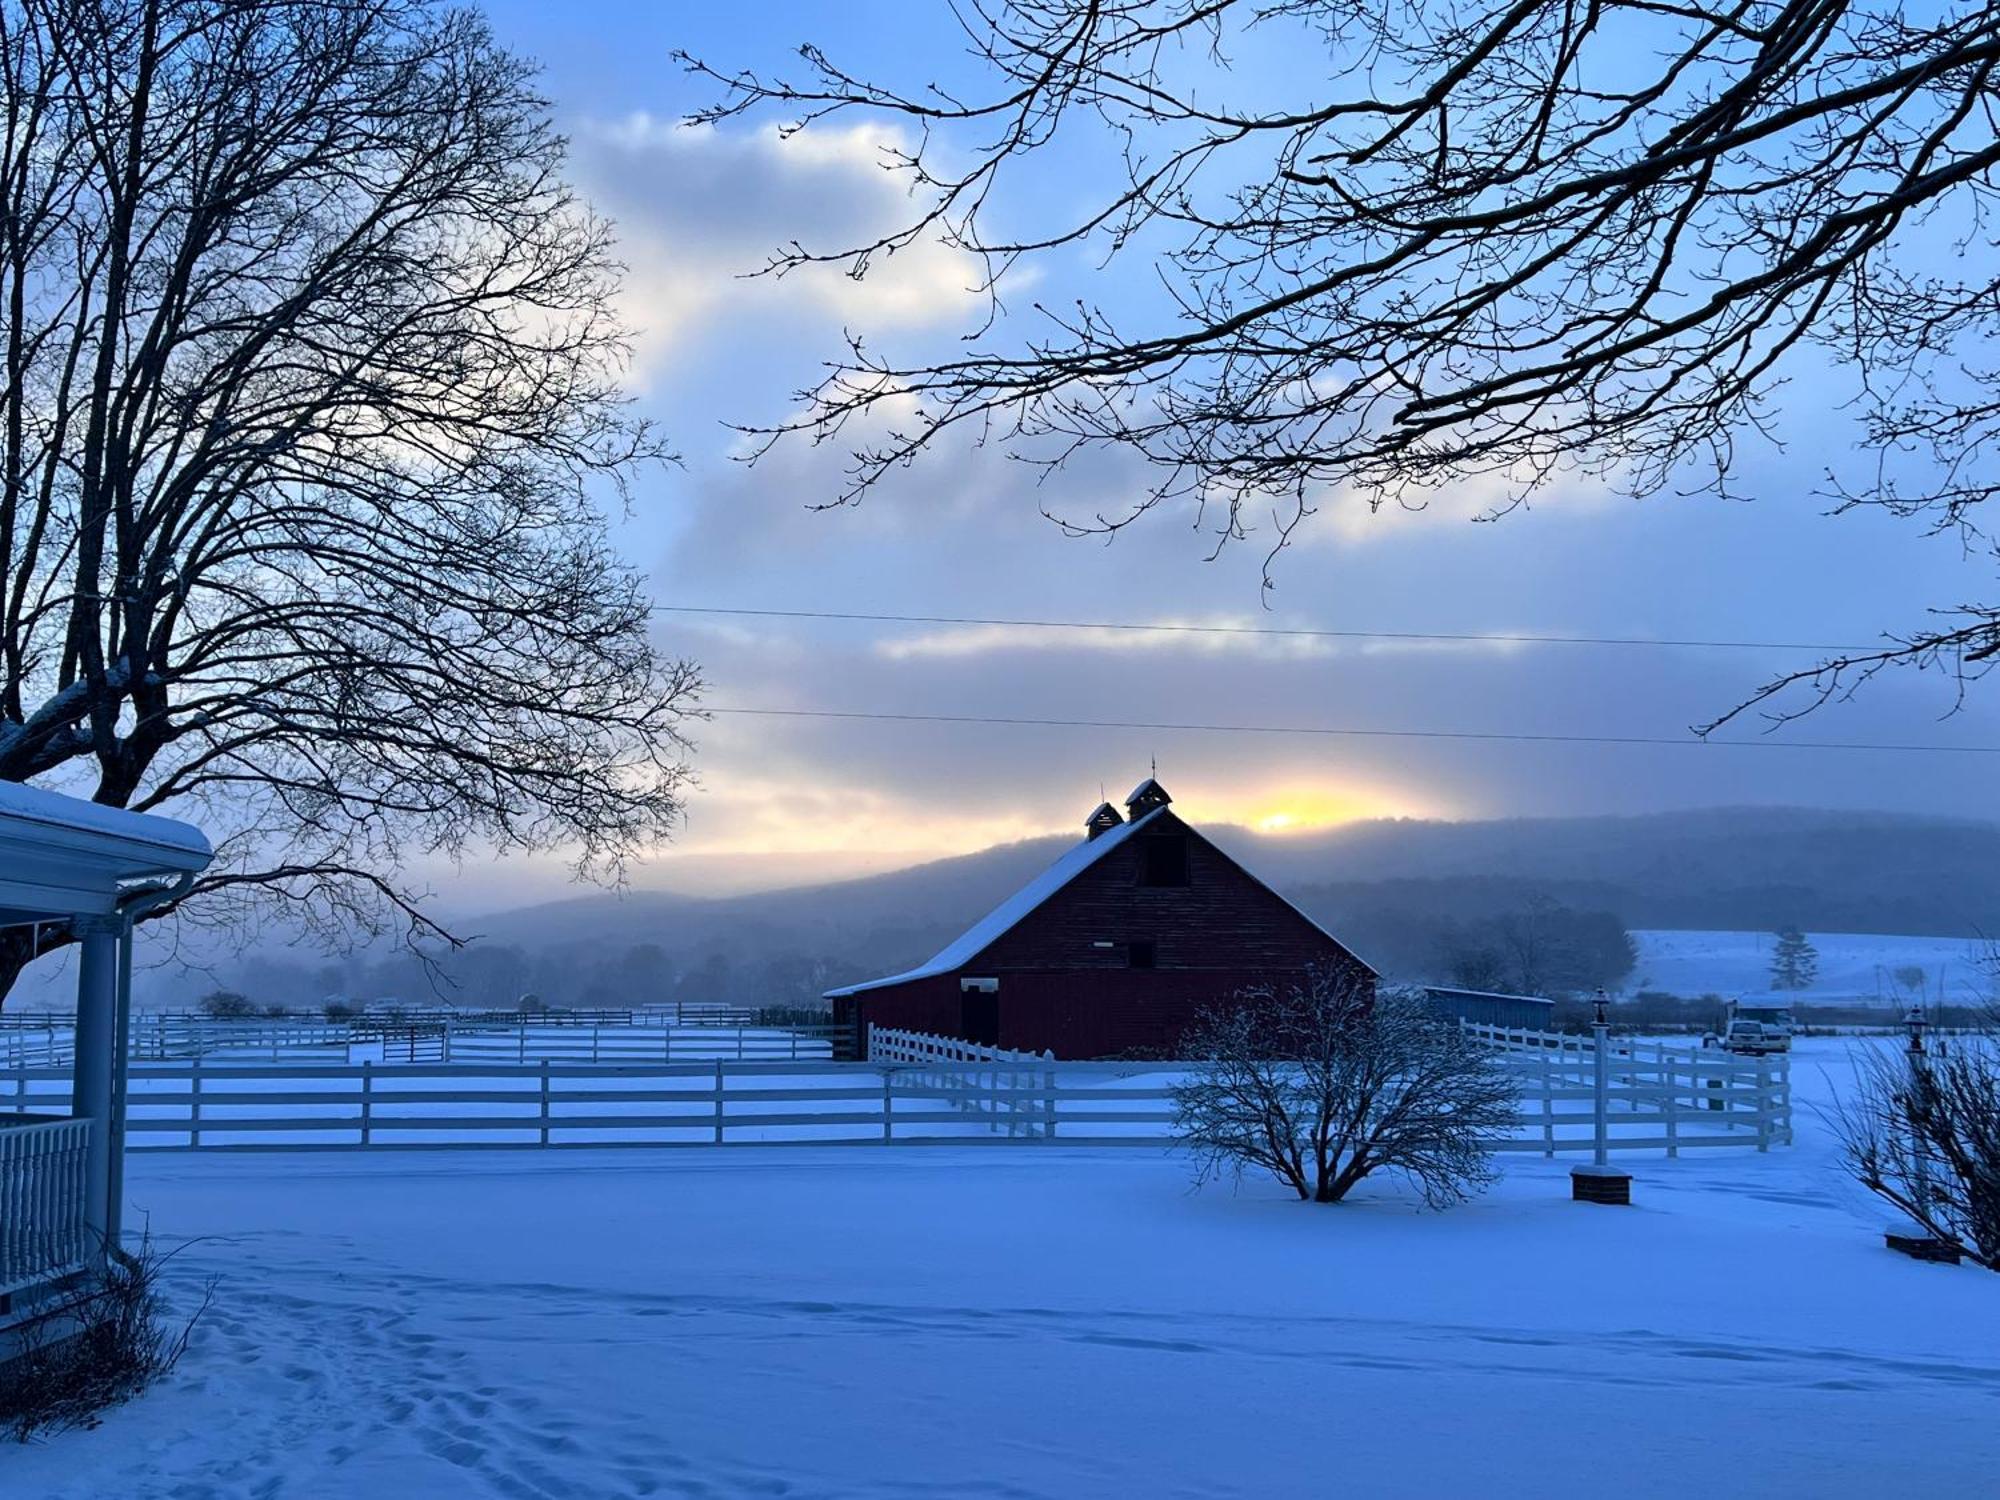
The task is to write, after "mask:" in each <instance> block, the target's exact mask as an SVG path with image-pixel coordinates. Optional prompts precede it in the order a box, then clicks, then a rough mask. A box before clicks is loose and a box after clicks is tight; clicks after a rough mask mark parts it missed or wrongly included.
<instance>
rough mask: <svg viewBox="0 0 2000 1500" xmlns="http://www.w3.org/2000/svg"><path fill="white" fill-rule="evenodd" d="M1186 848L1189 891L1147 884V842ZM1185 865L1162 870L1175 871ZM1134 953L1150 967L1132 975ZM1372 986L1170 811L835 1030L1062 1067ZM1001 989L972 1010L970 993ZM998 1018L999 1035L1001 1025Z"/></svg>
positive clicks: (848, 1000)
mask: <svg viewBox="0 0 2000 1500" xmlns="http://www.w3.org/2000/svg"><path fill="white" fill-rule="evenodd" d="M1161 837H1168V838H1177V839H1184V840H1185V841H1186V849H1187V883H1186V884H1185V885H1152V884H1148V883H1147V881H1146V878H1145V876H1146V872H1147V869H1148V857H1147V850H1146V845H1147V843H1148V841H1149V840H1152V839H1155V838H1161ZM1176 864H1177V861H1173V860H1169V861H1166V862H1165V867H1167V868H1171V867H1173V866H1174V865H1176ZM1134 944H1139V945H1142V947H1145V948H1149V949H1150V953H1149V954H1148V957H1150V960H1151V962H1150V964H1135V963H1134V960H1133V952H1132V948H1133V945H1134ZM1314 968H1319V969H1328V968H1333V969H1346V970H1349V971H1350V972H1352V973H1354V974H1355V975H1356V976H1357V977H1360V978H1362V979H1364V980H1369V981H1372V979H1373V977H1374V976H1373V973H1372V971H1370V970H1369V969H1368V967H1367V966H1366V965H1365V964H1363V963H1362V962H1361V961H1360V960H1359V959H1357V958H1355V957H1354V955H1353V954H1351V953H1349V952H1348V951H1347V949H1345V948H1344V947H1342V946H1341V945H1340V944H1339V943H1338V942H1336V941H1335V940H1334V939H1333V938H1331V937H1329V936H1328V935H1327V934H1326V933H1325V932H1324V931H1322V930H1321V929H1320V928H1319V927H1318V926H1316V925H1315V924H1314V923H1313V922H1312V921H1310V920H1309V919H1307V918H1306V917H1305V916H1304V915H1303V914H1302V913H1301V912H1299V911H1298V910H1297V908H1295V907H1293V906H1292V905H1291V903H1289V902H1288V901H1286V900H1284V898H1282V897H1281V896H1279V895H1278V894H1277V893H1276V892H1274V891H1272V890H1271V889H1270V888H1269V887H1268V886H1266V885H1264V884H1263V883H1262V882H1261V881H1259V880H1258V879H1257V878H1256V877H1255V876H1253V875H1251V874H1250V873H1249V872H1248V871H1246V870H1245V869H1243V867H1242V866H1241V865H1238V864H1237V863H1236V862H1235V861H1234V860H1232V859H1231V858H1229V856H1227V855H1226V854H1224V853H1223V852H1222V851H1221V850H1220V849H1217V848H1216V847H1215V846H1214V845H1213V844H1211V843H1209V842H1208V840H1207V839H1205V838H1203V837H1202V836H1201V835H1200V834H1199V833H1196V832H1195V831H1194V830H1193V829H1191V828H1189V827H1188V826H1187V825H1186V824H1185V823H1183V822H1182V821H1181V820H1180V819H1179V818H1177V817H1175V816H1174V815H1173V814H1172V813H1171V812H1167V811H1164V810H1163V811H1161V812H1159V813H1156V814H1155V815H1154V818H1153V821H1152V822H1150V823H1149V824H1148V826H1147V827H1146V828H1145V829H1143V830H1138V831H1135V833H1134V834H1133V836H1132V837H1130V838H1127V839H1125V840H1124V841H1122V842H1121V843H1120V844H1119V845H1118V846H1116V847H1114V848H1111V849H1109V850H1108V851H1107V852H1106V853H1105V855H1104V857H1103V858H1101V859H1099V860H1097V861H1095V862H1094V863H1092V864H1090V865H1088V866H1087V867H1085V868H1084V869H1082V870H1080V871H1079V872H1078V873H1077V874H1076V876H1075V877H1074V878H1073V879H1071V880H1069V881H1068V882H1067V883H1066V884H1064V885H1063V886H1062V887H1061V888H1060V889H1058V890H1056V891H1054V892H1052V893H1051V894H1050V895H1049V896H1048V897H1047V899H1046V900H1044V901H1043V902H1042V903H1041V904H1040V905H1039V906H1037V907H1035V908H1034V909H1033V910H1031V911H1029V912H1027V913H1025V914H1024V915H1023V916H1021V917H1020V919H1019V920H1018V921H1016V922H1015V923H1014V924H1013V925H1012V926H1011V927H1009V928H1008V929H1007V930H1006V931H1004V932H1002V933H1001V934H999V936H997V937H996V938H994V940H993V941H992V942H990V943H988V944H986V946H985V947H983V948H981V949H979V950H978V951H977V952H976V953H975V954H973V955H972V956H971V957H970V958H968V959H967V960H966V961H964V962H963V963H960V964H958V965H957V966H956V967H954V968H952V969H950V970H947V971H944V972H941V973H931V974H922V975H919V976H916V977H913V978H909V979H903V980H899V981H895V982H892V983H885V984H878V985H876V986H874V987H871V988H865V989H861V990H859V991H857V992H854V993H852V994H841V995H838V996H837V997H836V998H835V1000H834V1007H835V1009H834V1015H835V1019H836V1020H837V1021H840V1022H842V1023H844V1024H849V1025H852V1026H854V1027H855V1030H856V1040H857V1044H859V1043H860V1042H861V1041H862V1040H863V1035H862V1033H863V1029H864V1028H865V1027H866V1026H867V1025H868V1024H870V1023H872V1024H874V1025H878V1026H885V1027H893V1028H895V1029H897V1030H902V1031H922V1032H931V1033H934V1034H936V1035H940V1036H969V1035H971V1034H972V1032H971V1031H969V1030H968V1029H967V1028H968V1027H972V1028H974V1029H977V1030H981V1031H985V1030H986V1029H987V1028H989V1027H992V1028H993V1029H994V1031H995V1032H996V1033H997V1034H996V1035H995V1036H994V1037H993V1039H994V1040H997V1042H998V1044H999V1045H1000V1046H1002V1047H1007V1048H1011V1049H1014V1050H1018V1051H1023V1052H1039V1051H1042V1050H1044V1049H1047V1050H1050V1051H1053V1052H1054V1053H1055V1054H1056V1056H1058V1057H1061V1058H1089V1057H1112V1056H1118V1055H1121V1054H1126V1053H1144V1054H1151V1055H1156V1056H1160V1055H1168V1054H1171V1053H1172V1052H1174V1051H1175V1050H1176V1049H1177V1048H1179V1047H1180V1045H1181V1039H1182V1036H1183V1034H1184V1033H1185V1032H1186V1030H1187V1028H1188V1027H1189V1025H1191V1024H1192V1022H1193V1021H1194V1019H1195V1017H1196V1016H1197V1015H1198V1014H1199V1013H1200V1012H1201V1011H1202V1010H1203V1009H1204V1008H1206V1007H1209V1006H1212V1005H1216V1004H1219V1003H1221V1002H1224V1001H1226V1000H1228V999H1229V997H1230V996H1232V995H1234V994H1236V993H1238V992H1239V991H1241V990H1244V989H1247V988H1249V987H1251V986H1253V985H1259V984H1284V983H1287V982H1293V981H1296V980H1298V979H1299V978H1301V977H1302V976H1303V975H1304V973H1305V972H1306V971H1307V970H1308V969H1314ZM974 978H977V979H982V980H993V981H997V983H998V994H997V996H992V997H983V998H981V999H979V1000H977V1001H975V1002H970V1004H972V1005H973V1006H974V1007H975V1008H976V1009H977V1011H978V1014H977V1016H975V1015H974V1014H973V1010H972V1009H968V1004H969V1002H968V1001H967V999H966V998H965V996H964V994H963V992H962V989H961V981H963V980H967V979H974ZM996 1009H997V1027H995V1026H994V1013H995V1011H996Z"/></svg>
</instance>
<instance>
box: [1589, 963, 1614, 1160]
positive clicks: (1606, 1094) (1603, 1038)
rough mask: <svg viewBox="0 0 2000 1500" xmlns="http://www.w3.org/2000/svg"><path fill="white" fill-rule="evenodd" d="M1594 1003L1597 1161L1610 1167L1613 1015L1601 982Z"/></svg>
mask: <svg viewBox="0 0 2000 1500" xmlns="http://www.w3.org/2000/svg"><path fill="white" fill-rule="evenodd" d="M1595 1003H1596V1006H1597V1016H1596V1019H1594V1020H1593V1021H1592V1022H1591V1023H1590V1035H1591V1038H1592V1040H1593V1042H1594V1044H1595V1046H1596V1049H1597V1079H1596V1088H1597V1098H1596V1103H1595V1110H1594V1114H1595V1123H1596V1126H1597V1130H1596V1141H1597V1151H1596V1155H1595V1161H1596V1164H1597V1165H1598V1166H1600V1167H1608V1166H1610V1165H1611V1062H1610V1056H1611V1047H1610V1041H1611V1018H1610V1017H1609V1016H1608V1015H1607V1014H1606V1013H1605V1009H1604V1007H1605V1004H1606V998H1605V994H1604V987H1603V986H1602V985H1599V986H1598V989H1597V999H1596V1002H1595Z"/></svg>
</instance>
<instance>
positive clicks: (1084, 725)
mask: <svg viewBox="0 0 2000 1500" xmlns="http://www.w3.org/2000/svg"><path fill="white" fill-rule="evenodd" d="M705 712H708V713H711V714H736V715H740V716H745V717H755V718H773V719H853V720H862V721H868V722H875V723H889V724H990V725H1001V726H1020V727H1028V728H1036V729H1148V730H1155V731H1187V732H1192V733H1200V734H1305V735H1319V736H1337V737H1344V738H1352V739H1384V740H1481V741H1503V742H1507V743H1512V744H1530V745H1672V746H1678V747H1680V748H1683V749H1686V748H1716V747H1720V748H1727V749H1736V750H1845V751H1867V752H1874V753H1878V754H1893V755H2000V745H1926V744H1895V743H1874V742H1870V741H1865V740H1777V739H1760V740H1740V739H1732V740H1717V739H1700V738H1696V737H1693V736H1688V737H1678V736H1674V735H1644V734H1526V733H1516V732H1510V731H1504V730H1473V729H1366V728H1354V727H1349V726H1346V725H1329V724H1200V723H1178V722H1172V721H1148V720H1138V719H1058V718H1030V717H1027V716H1025V715H1019V716H1016V715H1003V714H914V713H871V712H866V711H863V710H859V709H833V708H752V707H748V706H740V705H735V704H728V705H716V706H712V707H709V708H707V709H706V710H705Z"/></svg>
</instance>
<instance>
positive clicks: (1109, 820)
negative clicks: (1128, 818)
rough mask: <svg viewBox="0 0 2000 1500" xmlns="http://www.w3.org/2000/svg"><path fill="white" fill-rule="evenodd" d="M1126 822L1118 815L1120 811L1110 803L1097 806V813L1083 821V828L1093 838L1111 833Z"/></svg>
mask: <svg viewBox="0 0 2000 1500" xmlns="http://www.w3.org/2000/svg"><path fill="white" fill-rule="evenodd" d="M1124 821H1125V820H1124V819H1123V818H1122V817H1120V816H1119V815H1118V809H1117V808H1115V807H1113V806H1112V805H1111V804H1110V803H1109V802H1100V803H1098V804H1097V811H1096V812H1094V813H1092V814H1091V815H1090V816H1089V817H1087V818H1085V819H1084V820H1083V826H1084V828H1085V830H1087V831H1088V832H1089V834H1090V836H1091V837H1092V838H1096V837H1097V836H1098V835H1099V834H1101V833H1109V832H1111V830H1112V829H1114V828H1116V827H1117V826H1118V825H1119V824H1120V823H1122V822H1124Z"/></svg>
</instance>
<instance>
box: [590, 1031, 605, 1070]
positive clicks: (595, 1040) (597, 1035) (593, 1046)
mask: <svg viewBox="0 0 2000 1500" xmlns="http://www.w3.org/2000/svg"><path fill="white" fill-rule="evenodd" d="M603 1034H604V1028H603V1027H602V1026H599V1025H598V1024H597V1023H596V1022H595V1021H593V1022H591V1023H590V1060H591V1061H592V1062H593V1063H595V1062H596V1061H597V1060H598V1055H599V1054H598V1046H599V1042H600V1040H601V1038H602V1037H603Z"/></svg>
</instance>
